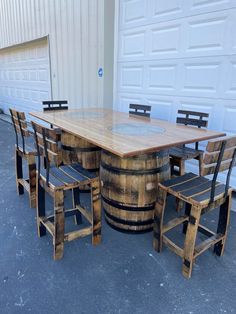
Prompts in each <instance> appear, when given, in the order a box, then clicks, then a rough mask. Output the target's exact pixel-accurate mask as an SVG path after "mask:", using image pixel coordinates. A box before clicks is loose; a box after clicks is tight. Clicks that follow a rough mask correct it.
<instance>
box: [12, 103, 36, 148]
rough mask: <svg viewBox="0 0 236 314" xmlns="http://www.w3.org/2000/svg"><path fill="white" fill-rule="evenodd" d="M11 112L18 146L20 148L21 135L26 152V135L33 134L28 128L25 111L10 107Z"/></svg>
mask: <svg viewBox="0 0 236 314" xmlns="http://www.w3.org/2000/svg"><path fill="white" fill-rule="evenodd" d="M9 111H10V114H11V119H12V123H13V127H14V131H15V135H16V146H17V148H19V136H20V138H21V140H22V146H23V147H22V148H23V152H24V153H25V137H29V136H30V135H31V133H30V131H29V129H28V123H27V121H26V118H25V113H24V112H20V111H16V110H15V109H12V108H10V109H9Z"/></svg>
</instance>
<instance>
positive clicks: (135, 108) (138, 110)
mask: <svg viewBox="0 0 236 314" xmlns="http://www.w3.org/2000/svg"><path fill="white" fill-rule="evenodd" d="M129 109H131V110H130V111H129V114H131V115H136V116H140V117H146V118H150V112H151V109H152V106H147V105H138V104H130V105H129Z"/></svg>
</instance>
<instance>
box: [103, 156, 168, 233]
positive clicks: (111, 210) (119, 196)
mask: <svg viewBox="0 0 236 314" xmlns="http://www.w3.org/2000/svg"><path fill="white" fill-rule="evenodd" d="M169 177H170V167H169V153H168V151H161V152H157V153H151V154H143V155H139V156H136V157H129V158H120V157H118V156H116V155H113V154H112V153H109V152H107V151H104V150H103V151H102V153H101V166H100V178H101V187H102V200H103V208H104V211H105V219H106V221H107V223H108V224H109V225H110V226H111V227H113V228H114V229H117V230H119V231H122V232H130V233H142V232H148V231H151V230H152V228H153V214H154V208H155V201H156V197H157V186H158V183H159V182H161V181H164V180H167V179H169Z"/></svg>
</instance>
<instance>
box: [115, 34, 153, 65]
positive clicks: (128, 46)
mask: <svg viewBox="0 0 236 314" xmlns="http://www.w3.org/2000/svg"><path fill="white" fill-rule="evenodd" d="M146 38H147V35H146V30H145V29H144V28H138V29H136V30H135V31H131V32H130V31H129V32H124V33H121V37H120V43H121V45H120V50H119V57H120V59H121V60H122V59H126V58H127V59H131V58H135V59H142V58H144V57H145V55H146V51H145V46H146V45H145V44H146V42H145V41H146Z"/></svg>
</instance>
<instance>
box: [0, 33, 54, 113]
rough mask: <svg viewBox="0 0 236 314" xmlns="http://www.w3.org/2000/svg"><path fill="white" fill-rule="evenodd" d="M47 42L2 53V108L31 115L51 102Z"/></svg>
mask: <svg viewBox="0 0 236 314" xmlns="http://www.w3.org/2000/svg"><path fill="white" fill-rule="evenodd" d="M49 69H50V67H49V52H48V44H47V40H45V39H44V40H38V41H35V42H31V43H28V44H24V45H20V46H16V47H11V48H7V49H2V50H0V108H2V109H3V110H4V111H5V113H9V112H8V109H9V108H10V107H14V108H16V109H18V110H21V111H25V112H26V113H28V112H29V111H32V110H38V109H41V108H42V100H45V99H46V100H47V99H50V98H51V87H50V71H49Z"/></svg>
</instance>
